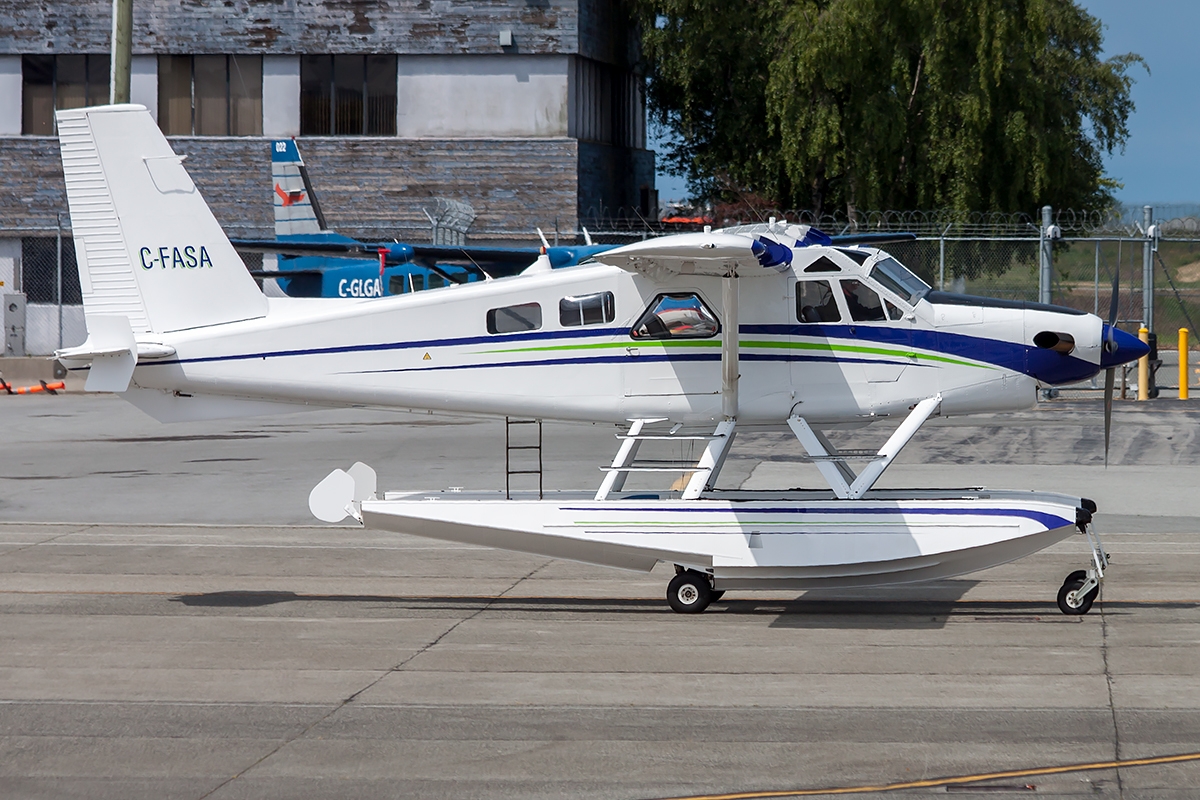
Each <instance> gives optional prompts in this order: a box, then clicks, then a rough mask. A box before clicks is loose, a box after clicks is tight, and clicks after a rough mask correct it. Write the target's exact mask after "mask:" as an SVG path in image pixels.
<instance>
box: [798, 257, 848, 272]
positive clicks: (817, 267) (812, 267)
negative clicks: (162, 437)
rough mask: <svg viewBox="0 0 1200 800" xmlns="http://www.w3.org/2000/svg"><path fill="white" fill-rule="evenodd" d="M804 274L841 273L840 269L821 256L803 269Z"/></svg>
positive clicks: (827, 258)
mask: <svg viewBox="0 0 1200 800" xmlns="http://www.w3.org/2000/svg"><path fill="white" fill-rule="evenodd" d="M804 271H805V272H841V271H842V268H841V267H839V266H838V265H837V264H835V263H833V261H831V260H830V258H829V256H821V257H820V258H818V259H817V260H816V261H814V262H813V263H811V264H809V265H808V266H807V267H805V268H804Z"/></svg>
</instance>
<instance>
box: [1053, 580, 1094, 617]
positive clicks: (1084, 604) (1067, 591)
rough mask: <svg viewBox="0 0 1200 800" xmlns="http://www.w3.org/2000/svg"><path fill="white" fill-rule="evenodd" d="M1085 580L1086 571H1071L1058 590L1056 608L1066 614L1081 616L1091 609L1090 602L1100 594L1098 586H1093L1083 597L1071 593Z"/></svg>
mask: <svg viewBox="0 0 1200 800" xmlns="http://www.w3.org/2000/svg"><path fill="white" fill-rule="evenodd" d="M1086 580H1087V573H1086V572H1084V571H1083V570H1078V571H1076V572H1072V573H1071V574H1070V575H1068V576H1067V579H1066V580H1065V581H1064V582H1063V585H1062V588H1061V589H1059V590H1058V609H1059V611H1061V612H1062V613H1064V614H1067V615H1068V616H1082V615H1083V614H1086V613H1088V612H1089V611H1091V610H1092V603H1094V602H1096V598H1097V597H1098V596H1099V594H1100V587H1099V586H1096V587H1093V588H1092V590H1091V591H1090V592H1088V593H1087V594H1085V595H1084V596H1083V597H1079V596H1074V595H1073V593H1074V592H1075V591H1077V590H1078V589H1079V588H1080V587H1082V586H1083V584H1084V582H1085V581H1086Z"/></svg>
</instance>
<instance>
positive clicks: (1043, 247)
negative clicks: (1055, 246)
mask: <svg viewBox="0 0 1200 800" xmlns="http://www.w3.org/2000/svg"><path fill="white" fill-rule="evenodd" d="M1053 212H1054V210H1053V209H1052V208H1051V207H1050V206H1042V227H1041V230H1040V232H1039V234H1038V252H1039V253H1040V260H1041V265H1040V266H1041V268H1040V269H1039V270H1038V302H1040V303H1049V302H1050V300H1051V294H1050V286H1051V281H1052V280H1053V278H1054V264H1053V262H1052V261H1051V254H1050V247H1051V239H1050V226H1051V225H1052V224H1053V221H1054V215H1053Z"/></svg>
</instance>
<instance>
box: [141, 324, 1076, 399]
mask: <svg viewBox="0 0 1200 800" xmlns="http://www.w3.org/2000/svg"><path fill="white" fill-rule="evenodd" d="M628 332H629V329H628V328H625V327H620V328H609V327H605V328H595V329H591V330H579V329H575V330H564V331H537V332H521V333H509V334H490V335H481V336H466V337H454V338H443V339H418V340H414V341H408V342H403V341H401V342H380V343H376V344H356V345H345V346H339V347H315V348H302V349H295V350H269V351H260V352H254V353H243V354H238V355H223V356H205V357H200V358H180V359H164V360H162V361H154V362H149V363H147V364H140V365H139V366H155V365H168V364H201V363H212V362H221V361H244V360H250V359H262V358H287V357H293V356H308V355H337V354H342V353H366V352H388V351H398V350H412V349H417V348H436V347H455V346H469V345H482V344H505V343H512V342H518V343H523V342H534V341H546V340H556V339H575V338H579V339H583V338H587V339H597V338H604V337H612V338H616V337H621V338H624V337H627V336H628ZM740 332H741V334H742V335H743V336H745V335H771V336H788V337H794V338H798V339H810V340H829V339H841V340H846V341H855V340H857V341H864V342H872V343H878V344H884V345H890V346H894V347H900V348H912V349H914V350H923V351H926V352H933V353H942V354H945V355H948V356H956V357H959V358H964V359H968V360H973V361H980V362H983V363H987V364H993V365H995V366H998V367H1002V368H1004V369H1008V370H1012V371H1014V372H1020V373H1023V374H1027V375H1031V376H1033V377H1035V378H1037V379H1038V380H1040V381H1043V382H1045V383H1051V384H1054V383H1070V382H1073V381H1079V380H1085V379H1087V378H1090V377H1092V376H1093V375H1095V374H1096V373H1097V372H1098V371H1099V367H1097V366H1096V365H1095V364H1090V363H1088V362H1086V361H1083V360H1082V359H1079V358H1075V357H1073V356H1067V355H1062V354H1060V353H1056V352H1054V351H1053V350H1045V349H1043V348H1039V347H1036V346H1032V345H1023V344H1019V343H1016V342H1005V341H1001V340H998V339H987V338H983V337H978V336H967V335H965V334H961V333H949V332H946V331H936V330H934V331H930V330H911V329H900V328H893V327H890V326H882V325H881V326H874V325H840V324H839V325H823V324H819V323H814V324H804V325H742V326H740ZM630 341H631V343H632V342H633V340H630ZM618 358H619V359H620V360H627V361H628V360H631V359H632V358H641V359H647V358H649V357H648V356H637V357H630V356H621V357H618ZM654 358H655V360H659V361H671V360H678V361H696V360H719V356H718V355H716V354H712V355H711V356H709V355H707V354H706V355H703V356H701V355H699V354H690V353H679V354H670V355H666V356H656V357H654ZM741 358H742V359H743V360H745V361H820V362H835V363H836V362H846V363H886V364H905V363H907V362H904V361H889V360H882V359H865V358H847V357H842V356H837V355H829V356H812V355H799V354H787V355H780V354H762V353H743V354H742V356H741ZM613 360H614V359H612V358H608V357H601V358H599V359H597V358H591V359H589V358H579V359H571V360H563V359H557V360H555V359H543V360H531V361H521V362H511V361H510V362H498V363H488V364H476V365H462V366H453V367H427V368H426V369H465V368H468V367H470V366H478V367H490V366H507V365H518V364H520V365H533V364H539V363H545V364H555V363H587V362H589V361H593V362H597V363H605V362H611V361H613ZM922 366H924V365H922ZM419 369H420V368H413V369H396V370H379V372H410V371H419Z"/></svg>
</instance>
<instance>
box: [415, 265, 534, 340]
mask: <svg viewBox="0 0 1200 800" xmlns="http://www.w3.org/2000/svg"><path fill="white" fill-rule="evenodd" d="M445 285H446V279H445V278H444V277H443V276H441V275H439V274H438V273H436V272H431V273H429V279H428V282H427V286H428V288H430V289H440V288H442V287H443V286H445ZM540 319H541V318H540V317H539V322H538V327H541V322H540Z"/></svg>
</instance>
